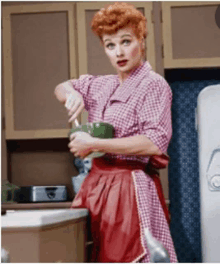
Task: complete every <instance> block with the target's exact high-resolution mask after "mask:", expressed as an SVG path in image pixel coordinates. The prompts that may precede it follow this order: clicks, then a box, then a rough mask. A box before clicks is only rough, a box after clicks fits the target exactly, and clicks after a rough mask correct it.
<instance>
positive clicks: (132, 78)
mask: <svg viewBox="0 0 220 264" xmlns="http://www.w3.org/2000/svg"><path fill="white" fill-rule="evenodd" d="M72 84H73V87H74V89H75V90H77V91H78V92H80V93H81V95H82V96H83V99H84V103H85V109H86V110H87V111H88V113H89V118H88V121H89V122H97V121H102V122H107V123H110V124H112V125H113V126H114V129H115V137H116V138H122V137H129V136H135V135H146V137H148V138H149V139H150V140H151V141H152V142H153V143H154V144H155V145H157V146H158V147H159V148H160V150H161V151H163V152H166V150H167V147H168V144H169V141H170V138H171V135H172V127H171V102H172V92H171V89H170V87H169V85H168V83H167V82H166V80H165V79H164V78H163V77H162V76H160V75H159V74H157V73H155V72H154V71H153V70H152V68H151V66H150V64H149V62H145V63H144V64H143V65H142V66H140V67H139V68H137V69H136V70H134V71H133V72H132V73H131V74H130V75H129V77H128V78H127V79H126V80H125V81H124V82H123V84H122V85H120V82H119V77H118V75H105V76H92V75H88V76H87V77H85V78H83V79H78V80H72ZM106 155H107V156H108V157H113V158H115V157H117V158H120V159H127V160H138V161H142V162H144V163H147V162H148V160H149V158H148V157H147V156H135V155H129V156H126V155H118V154H106ZM133 181H134V185H135V190H136V198H137V204H138V212H139V216H140V225H141V230H142V244H143V245H144V248H145V255H144V258H143V259H142V262H149V261H150V256H149V251H148V248H147V245H146V242H145V239H144V231H143V230H144V228H146V227H148V228H149V229H150V231H151V233H152V234H153V236H154V237H155V238H156V239H158V240H159V241H161V242H162V243H163V245H164V246H165V248H166V249H167V250H168V252H169V254H170V258H171V262H177V259H176V254H175V250H174V246H173V242H172V238H171V236H170V230H169V226H168V224H167V221H166V219H165V216H164V212H163V209H162V207H161V204H160V201H159V198H158V195H157V190H156V187H155V184H154V182H153V180H152V179H151V177H150V176H148V175H147V174H146V173H145V172H143V171H142V170H135V173H134V174H133Z"/></svg>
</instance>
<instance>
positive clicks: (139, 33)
mask: <svg viewBox="0 0 220 264" xmlns="http://www.w3.org/2000/svg"><path fill="white" fill-rule="evenodd" d="M146 23H147V19H146V18H145V17H144V16H143V15H142V13H141V12H140V11H138V10H137V9H136V8H135V7H134V6H133V5H131V4H127V3H122V2H116V3H114V4H112V5H109V6H107V7H106V8H102V9H101V10H100V11H98V12H97V13H96V14H95V15H94V17H93V20H92V24H91V28H92V31H93V32H94V33H95V34H96V35H97V36H99V38H100V39H101V40H102V36H103V34H115V33H116V32H117V31H118V30H119V29H122V28H126V27H131V28H132V29H133V32H134V34H135V35H136V37H137V39H139V40H141V39H143V38H146V37H147V29H146Z"/></svg>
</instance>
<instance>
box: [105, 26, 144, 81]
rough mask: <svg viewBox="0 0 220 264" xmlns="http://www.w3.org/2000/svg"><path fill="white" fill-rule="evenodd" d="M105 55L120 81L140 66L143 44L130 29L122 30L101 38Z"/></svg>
mask: <svg viewBox="0 0 220 264" xmlns="http://www.w3.org/2000/svg"><path fill="white" fill-rule="evenodd" d="M102 40H103V43H104V49H105V53H106V55H107V56H108V58H109V59H110V62H111V64H112V66H113V67H114V68H115V69H116V71H117V72H118V74H119V76H120V77H121V79H125V78H126V77H127V76H128V75H129V73H130V72H131V71H132V70H133V69H134V68H136V67H138V66H139V65H141V64H142V62H143V61H142V49H143V45H144V42H143V41H142V42H140V41H139V40H138V39H137V37H136V35H135V34H134V33H133V30H132V28H124V29H120V30H118V31H117V33H115V34H112V35H108V34H104V35H103V37H102Z"/></svg>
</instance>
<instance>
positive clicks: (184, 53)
mask: <svg viewBox="0 0 220 264" xmlns="http://www.w3.org/2000/svg"><path fill="white" fill-rule="evenodd" d="M219 9H220V2H219V1H218V2H208V1H207V2H175V1H174V2H162V13H163V40H164V67H165V68H192V67H197V68H198V67H219V66H220V48H219V47H220V22H218V21H219V18H218V17H219V16H220V12H219V11H220V10H219Z"/></svg>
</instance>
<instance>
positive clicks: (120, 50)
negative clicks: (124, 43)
mask: <svg viewBox="0 0 220 264" xmlns="http://www.w3.org/2000/svg"><path fill="white" fill-rule="evenodd" d="M123 55H124V52H123V49H122V47H121V46H117V47H116V56H117V57H121V56H123Z"/></svg>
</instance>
